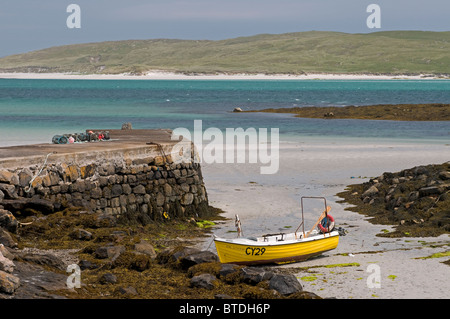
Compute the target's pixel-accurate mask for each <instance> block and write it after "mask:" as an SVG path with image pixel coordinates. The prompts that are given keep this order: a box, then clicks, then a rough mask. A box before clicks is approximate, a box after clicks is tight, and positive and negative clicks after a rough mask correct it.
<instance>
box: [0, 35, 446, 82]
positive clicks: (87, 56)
mask: <svg viewBox="0 0 450 319" xmlns="http://www.w3.org/2000/svg"><path fill="white" fill-rule="evenodd" d="M449 52H450V32H425V31H388V32H374V33H369V34H347V33H340V32H318V31H311V32H299V33H286V34H278V35H272V34H261V35H256V36H251V37H240V38H235V39H227V40H221V41H209V40H201V41H197V40H170V39H153V40H127V41H114V42H101V43H87V44H76V45H66V46H59V47H52V48H48V49H44V50H39V51H33V52H29V53H24V54H18V55H12V56H8V57H5V58H2V59H0V70H1V71H3V72H76V73H105V74H115V73H124V72H128V73H133V74H137V75H139V74H142V73H143V72H146V71H149V70H165V71H173V72H182V73H207V74H215V73H266V74H274V73H278V74H303V73H315V72H318V73H354V74H357V73H359V74H361V73H370V74H434V75H442V76H448V75H449V74H450V54H449Z"/></svg>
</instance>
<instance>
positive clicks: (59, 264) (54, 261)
mask: <svg viewBox="0 0 450 319" xmlns="http://www.w3.org/2000/svg"><path fill="white" fill-rule="evenodd" d="M17 257H18V258H19V259H21V260H23V261H27V262H30V263H34V264H36V265H40V266H49V267H53V268H56V269H59V270H62V271H66V270H67V269H66V265H65V264H64V262H63V261H62V260H61V259H60V258H58V257H57V256H55V255H52V254H50V253H49V254H35V253H32V252H29V251H25V252H19V253H17Z"/></svg>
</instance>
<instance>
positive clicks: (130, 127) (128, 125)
mask: <svg viewBox="0 0 450 319" xmlns="http://www.w3.org/2000/svg"><path fill="white" fill-rule="evenodd" d="M132 129H133V126H132V125H131V123H130V122H127V123H123V124H122V130H132Z"/></svg>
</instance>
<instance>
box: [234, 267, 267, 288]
mask: <svg viewBox="0 0 450 319" xmlns="http://www.w3.org/2000/svg"><path fill="white" fill-rule="evenodd" d="M273 276H274V274H273V273H272V272H271V271H266V270H264V269H262V268H253V267H245V268H242V269H241V278H242V281H243V282H244V283H247V284H250V285H256V284H258V283H260V282H261V281H264V280H269V279H271V278H272V277H273Z"/></svg>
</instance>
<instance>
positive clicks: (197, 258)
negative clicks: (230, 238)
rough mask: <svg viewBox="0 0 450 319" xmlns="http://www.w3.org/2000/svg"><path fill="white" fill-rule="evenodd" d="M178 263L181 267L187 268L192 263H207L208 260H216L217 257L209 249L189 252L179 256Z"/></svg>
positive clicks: (192, 264) (217, 259)
mask: <svg viewBox="0 0 450 319" xmlns="http://www.w3.org/2000/svg"><path fill="white" fill-rule="evenodd" d="M179 260H180V264H181V268H182V269H188V268H189V267H192V266H194V265H198V264H202V263H208V262H217V261H219V258H218V257H217V255H216V254H214V253H213V252H210V251H201V252H198V253H194V254H189V255H186V256H183V257H181V258H180V259H179Z"/></svg>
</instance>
